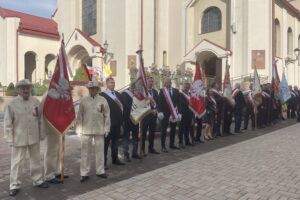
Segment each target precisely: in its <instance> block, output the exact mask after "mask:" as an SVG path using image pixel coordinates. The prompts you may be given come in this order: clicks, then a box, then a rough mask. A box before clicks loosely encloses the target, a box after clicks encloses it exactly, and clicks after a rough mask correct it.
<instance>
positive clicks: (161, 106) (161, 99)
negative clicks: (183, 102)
mask: <svg viewBox="0 0 300 200" xmlns="http://www.w3.org/2000/svg"><path fill="white" fill-rule="evenodd" d="M172 91H173V95H172V96H171V99H172V102H173V105H174V107H175V108H176V107H177V106H178V103H179V91H178V90H177V89H175V88H172ZM158 110H159V112H162V113H163V114H164V116H165V117H169V116H170V115H171V112H170V110H169V106H168V104H167V101H166V99H165V96H164V94H163V91H162V89H160V91H159V95H158Z"/></svg>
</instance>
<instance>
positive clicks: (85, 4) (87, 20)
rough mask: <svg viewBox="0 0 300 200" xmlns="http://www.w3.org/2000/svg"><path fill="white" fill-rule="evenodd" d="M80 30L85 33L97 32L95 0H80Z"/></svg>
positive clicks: (92, 33)
mask: <svg viewBox="0 0 300 200" xmlns="http://www.w3.org/2000/svg"><path fill="white" fill-rule="evenodd" d="M82 31H83V32H84V33H85V34H87V35H94V34H96V33H97V1H96V0H83V1H82Z"/></svg>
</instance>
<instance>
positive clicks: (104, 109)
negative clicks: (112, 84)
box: [76, 81, 110, 182]
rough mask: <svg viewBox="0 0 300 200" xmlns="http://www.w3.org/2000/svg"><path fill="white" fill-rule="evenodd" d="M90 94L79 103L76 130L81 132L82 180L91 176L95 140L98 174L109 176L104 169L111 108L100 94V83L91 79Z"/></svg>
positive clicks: (89, 84)
mask: <svg viewBox="0 0 300 200" xmlns="http://www.w3.org/2000/svg"><path fill="white" fill-rule="evenodd" d="M87 88H88V89H89V94H90V95H89V96H87V97H84V98H83V99H82V101H81V102H80V104H79V111H78V115H77V123H76V132H77V133H79V134H81V162H80V176H81V177H80V182H85V181H86V180H88V178H89V173H90V170H91V158H90V157H91V150H92V146H93V140H94V143H95V154H96V174H97V176H98V177H100V178H107V175H106V174H105V170H104V137H105V136H107V134H108V132H109V130H110V109H109V106H108V103H107V101H106V100H105V98H104V97H102V96H100V95H99V89H100V87H99V84H98V82H96V81H90V82H89V83H88V85H87Z"/></svg>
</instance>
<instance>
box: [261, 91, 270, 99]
mask: <svg viewBox="0 0 300 200" xmlns="http://www.w3.org/2000/svg"><path fill="white" fill-rule="evenodd" d="M261 94H262V96H263V97H264V98H270V97H271V96H270V95H269V94H268V93H267V92H265V91H262V93H261Z"/></svg>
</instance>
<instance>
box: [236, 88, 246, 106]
mask: <svg viewBox="0 0 300 200" xmlns="http://www.w3.org/2000/svg"><path fill="white" fill-rule="evenodd" d="M234 100H235V107H234V108H235V109H242V108H243V107H244V106H246V102H245V98H244V95H243V93H242V92H241V91H239V92H238V93H237V95H235V97H234Z"/></svg>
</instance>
